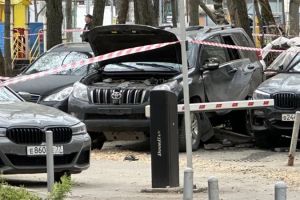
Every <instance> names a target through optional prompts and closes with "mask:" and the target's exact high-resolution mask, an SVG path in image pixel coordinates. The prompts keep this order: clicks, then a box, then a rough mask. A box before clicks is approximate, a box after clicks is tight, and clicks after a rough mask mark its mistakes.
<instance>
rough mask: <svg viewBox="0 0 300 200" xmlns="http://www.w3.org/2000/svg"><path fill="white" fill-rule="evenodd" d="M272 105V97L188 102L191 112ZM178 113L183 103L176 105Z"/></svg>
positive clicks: (146, 111) (148, 112)
mask: <svg viewBox="0 0 300 200" xmlns="http://www.w3.org/2000/svg"><path fill="white" fill-rule="evenodd" d="M272 106H274V99H262V100H245V101H224V102H213V103H192V104H190V111H191V112H208V111H221V110H242V109H254V108H265V107H272ZM177 111H178V113H183V112H184V104H178V105H177ZM145 115H146V117H148V118H149V117H150V105H148V106H146V107H145Z"/></svg>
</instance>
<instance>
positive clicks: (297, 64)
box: [290, 54, 300, 72]
mask: <svg viewBox="0 0 300 200" xmlns="http://www.w3.org/2000/svg"><path fill="white" fill-rule="evenodd" d="M291 66H292V68H291V69H290V71H291V72H300V54H298V55H297V56H296V57H295V58H294V60H293V61H292V63H291Z"/></svg>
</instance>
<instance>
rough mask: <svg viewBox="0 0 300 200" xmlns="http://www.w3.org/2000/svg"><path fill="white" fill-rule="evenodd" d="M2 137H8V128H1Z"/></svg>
mask: <svg viewBox="0 0 300 200" xmlns="http://www.w3.org/2000/svg"><path fill="white" fill-rule="evenodd" d="M0 137H6V128H0Z"/></svg>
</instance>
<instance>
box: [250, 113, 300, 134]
mask: <svg viewBox="0 0 300 200" xmlns="http://www.w3.org/2000/svg"><path fill="white" fill-rule="evenodd" d="M296 111H297V110H279V109H276V108H266V109H261V110H253V111H252V120H251V124H252V129H253V131H254V132H256V133H257V132H262V131H271V132H274V133H279V134H281V135H287V136H290V135H291V133H292V129H293V124H294V122H293V121H282V114H295V112H296Z"/></svg>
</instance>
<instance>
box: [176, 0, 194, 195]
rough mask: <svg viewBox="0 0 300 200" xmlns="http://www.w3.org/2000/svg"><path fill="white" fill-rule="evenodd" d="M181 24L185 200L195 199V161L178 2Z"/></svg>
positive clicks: (180, 9)
mask: <svg viewBox="0 0 300 200" xmlns="http://www.w3.org/2000/svg"><path fill="white" fill-rule="evenodd" d="M178 12H179V24H180V44H181V56H182V75H183V96H184V97H183V98H184V107H185V110H184V121H185V138H186V156H187V165H186V169H185V171H184V190H183V199H184V200H191V199H193V160H192V134H191V119H190V117H191V116H190V100H189V96H190V95H189V84H188V63H187V55H186V44H185V41H186V31H185V15H184V2H183V0H179V1H178Z"/></svg>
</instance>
